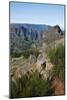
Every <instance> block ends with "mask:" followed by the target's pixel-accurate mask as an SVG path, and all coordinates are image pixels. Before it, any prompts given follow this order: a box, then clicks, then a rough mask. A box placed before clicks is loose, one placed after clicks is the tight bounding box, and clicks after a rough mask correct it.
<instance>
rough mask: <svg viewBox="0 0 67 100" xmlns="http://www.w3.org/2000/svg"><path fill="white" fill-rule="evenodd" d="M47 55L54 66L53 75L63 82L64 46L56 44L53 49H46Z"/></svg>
mask: <svg viewBox="0 0 67 100" xmlns="http://www.w3.org/2000/svg"><path fill="white" fill-rule="evenodd" d="M47 55H48V57H49V58H50V60H51V62H52V63H53V65H54V74H55V75H56V76H58V78H60V79H61V80H62V81H63V80H64V73H65V51H64V45H62V44H58V45H56V46H55V47H54V46H53V47H51V48H49V49H48V48H47Z"/></svg>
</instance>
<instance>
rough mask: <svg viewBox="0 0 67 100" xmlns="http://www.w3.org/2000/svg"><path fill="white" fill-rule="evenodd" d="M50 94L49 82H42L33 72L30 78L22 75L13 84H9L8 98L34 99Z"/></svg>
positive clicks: (36, 73)
mask: <svg viewBox="0 0 67 100" xmlns="http://www.w3.org/2000/svg"><path fill="white" fill-rule="evenodd" d="M51 94H52V89H51V85H50V83H49V80H43V79H42V78H40V77H39V73H38V72H35V73H33V74H32V75H31V76H28V75H24V76H23V77H22V78H21V79H19V80H17V81H16V83H14V82H13V81H12V80H11V82H10V97H11V98H18V97H36V96H50V95H51Z"/></svg>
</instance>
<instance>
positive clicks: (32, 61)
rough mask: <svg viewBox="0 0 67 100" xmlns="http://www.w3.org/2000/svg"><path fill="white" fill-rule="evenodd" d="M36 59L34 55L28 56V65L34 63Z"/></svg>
mask: <svg viewBox="0 0 67 100" xmlns="http://www.w3.org/2000/svg"><path fill="white" fill-rule="evenodd" d="M36 61H37V59H36V57H35V56H34V55H30V56H29V64H34V63H36Z"/></svg>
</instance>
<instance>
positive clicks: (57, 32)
mask: <svg viewBox="0 0 67 100" xmlns="http://www.w3.org/2000/svg"><path fill="white" fill-rule="evenodd" d="M62 35H63V32H62V30H61V29H60V27H59V26H58V25H56V26H54V27H52V26H49V25H41V24H40V25H39V24H14V23H13V24H10V49H11V52H21V51H22V50H26V49H29V48H30V47H31V44H32V42H39V41H41V40H45V42H47V41H49V40H54V39H59V38H61V36H62ZM49 42H51V41H49Z"/></svg>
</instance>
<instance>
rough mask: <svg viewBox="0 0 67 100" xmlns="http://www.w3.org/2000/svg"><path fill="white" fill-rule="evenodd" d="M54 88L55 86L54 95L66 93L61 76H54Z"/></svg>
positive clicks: (52, 83)
mask: <svg viewBox="0 0 67 100" xmlns="http://www.w3.org/2000/svg"><path fill="white" fill-rule="evenodd" d="M51 85H52V88H53V90H54V91H53V95H55V96H58V95H64V94H65V89H64V88H65V85H64V82H62V81H61V80H60V79H59V78H57V77H54V78H53V79H52V82H51Z"/></svg>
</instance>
